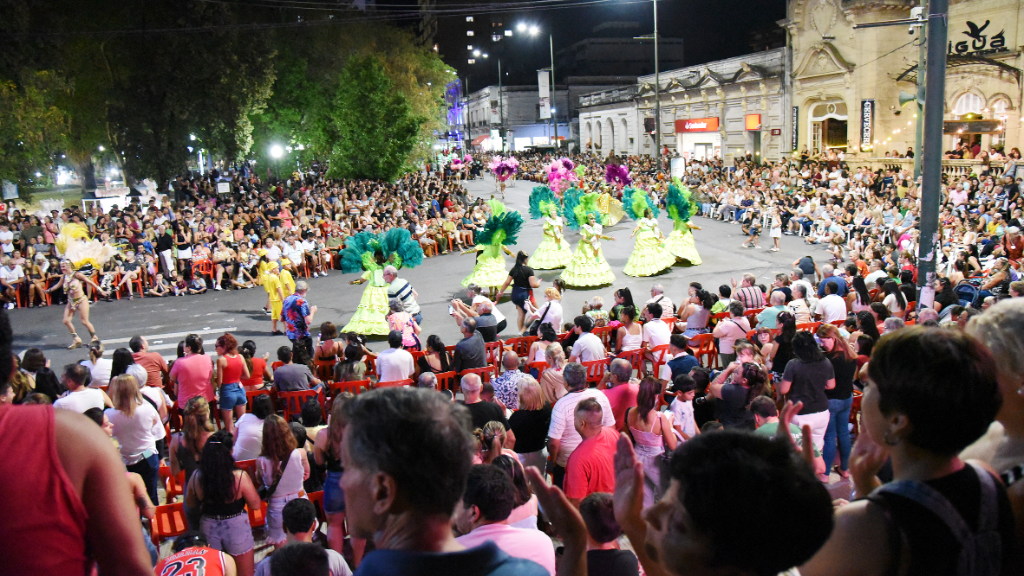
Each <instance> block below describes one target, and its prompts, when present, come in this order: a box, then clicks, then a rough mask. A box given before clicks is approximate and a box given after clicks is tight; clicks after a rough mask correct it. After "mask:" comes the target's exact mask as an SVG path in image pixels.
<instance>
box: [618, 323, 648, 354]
mask: <svg viewBox="0 0 1024 576" xmlns="http://www.w3.org/2000/svg"><path fill="white" fill-rule="evenodd" d="M623 328H625V326H623ZM643 341H644V332H643V330H642V329H641V330H640V333H639V334H630V333H629V330H628V329H627V330H626V334H625V335H624V336H623V337H622V350H619V352H625V351H627V350H639V349H640V345H641V344H643Z"/></svg>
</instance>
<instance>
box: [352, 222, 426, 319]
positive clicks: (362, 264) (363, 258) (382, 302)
mask: <svg viewBox="0 0 1024 576" xmlns="http://www.w3.org/2000/svg"><path fill="white" fill-rule="evenodd" d="M421 262H423V248H422V247H421V246H420V243H419V242H417V241H415V240H413V239H412V237H411V236H410V235H409V231H408V230H406V229H405V228H392V229H391V230H388V231H387V232H385V233H384V234H383V235H377V234H373V233H370V232H360V233H359V234H356V235H355V236H353V237H351V238H349V239H348V242H346V245H345V249H344V250H342V251H341V271H342V272H358V271H360V270H363V276H362V277H361V278H358V279H356V280H353V281H351V282H349V284H362V283H363V282H366V281H369V284H368V285H367V286H366V288H365V289H364V290H363V297H362V298H360V300H359V306H358V307H357V308H356V312H355V314H353V315H352V319H351V320H349V322H348V324H346V325H345V327H344V328H342V329H341V331H342V332H355V333H356V334H363V335H364V336H371V335H372V336H387V335H388V332H390V328H389V327H388V321H387V315H388V313H389V312H390V310H391V309H390V307H389V306H388V283H387V282H386V281H385V280H384V267H385V266H387V265H388V264H390V265H392V266H394V267H395V268H401V267H403V266H405V267H406V268H414V267H416V266H419V264H420V263H421Z"/></svg>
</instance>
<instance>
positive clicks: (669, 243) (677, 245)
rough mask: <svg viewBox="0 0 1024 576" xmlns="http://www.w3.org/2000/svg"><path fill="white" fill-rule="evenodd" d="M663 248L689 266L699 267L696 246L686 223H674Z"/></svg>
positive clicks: (678, 221) (679, 221)
mask: <svg viewBox="0 0 1024 576" xmlns="http://www.w3.org/2000/svg"><path fill="white" fill-rule="evenodd" d="M665 246H666V247H667V248H668V251H669V252H671V253H672V255H673V256H675V257H676V258H678V259H680V260H683V261H685V262H689V263H690V265H691V266H700V264H701V260H700V254H698V253H697V244H696V242H694V239H693V232H691V231H690V224H689V223H688V222H683V221H682V220H677V221H676V223H675V225H674V226H673V227H672V233H671V234H669V235H668V238H666V239H665Z"/></svg>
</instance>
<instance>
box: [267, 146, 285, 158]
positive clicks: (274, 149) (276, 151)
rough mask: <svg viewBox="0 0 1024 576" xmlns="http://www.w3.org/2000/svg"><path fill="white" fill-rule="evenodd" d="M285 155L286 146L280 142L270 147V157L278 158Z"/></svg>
mask: <svg viewBox="0 0 1024 576" xmlns="http://www.w3.org/2000/svg"><path fill="white" fill-rule="evenodd" d="M283 156H284V148H282V147H281V145H280V144H274V145H273V146H271V147H270V157H271V158H274V159H278V158H281V157H283Z"/></svg>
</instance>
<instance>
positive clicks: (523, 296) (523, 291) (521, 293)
mask: <svg viewBox="0 0 1024 576" xmlns="http://www.w3.org/2000/svg"><path fill="white" fill-rule="evenodd" d="M531 292H532V290H530V289H529V288H512V303H513V304H515V305H516V308H519V309H521V310H525V309H526V301H527V300H529V299H530V293H531Z"/></svg>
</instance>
